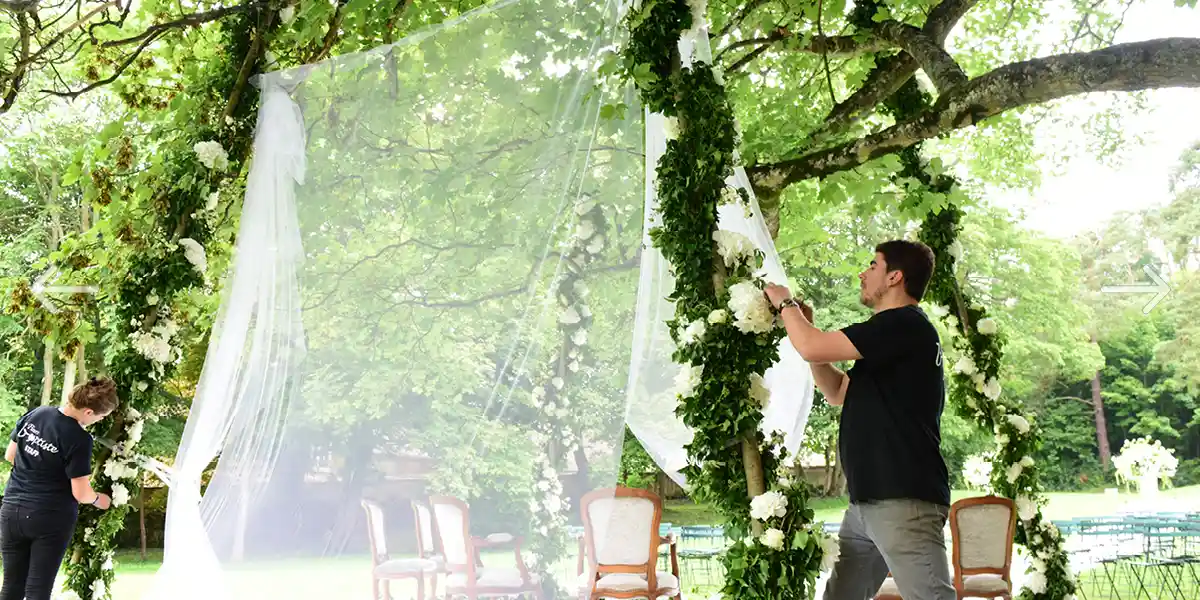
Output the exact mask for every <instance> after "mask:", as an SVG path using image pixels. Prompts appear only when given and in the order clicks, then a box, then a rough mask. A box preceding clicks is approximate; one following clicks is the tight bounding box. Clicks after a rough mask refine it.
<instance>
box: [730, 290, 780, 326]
mask: <svg viewBox="0 0 1200 600" xmlns="http://www.w3.org/2000/svg"><path fill="white" fill-rule="evenodd" d="M729 310H731V311H732V312H733V319H734V321H733V325H734V326H735V327H737V328H738V330H739V331H741V332H742V333H766V332H768V331H770V330H771V329H772V328H773V327H775V315H774V314H772V312H771V305H770V302H769V301H768V300H767V297H766V296H765V295H764V294H763V292H762V290H760V289H758V286H756V285H754V284H753V283H751V282H749V281H743V282H740V283H735V284H733V285H732V286H729Z"/></svg>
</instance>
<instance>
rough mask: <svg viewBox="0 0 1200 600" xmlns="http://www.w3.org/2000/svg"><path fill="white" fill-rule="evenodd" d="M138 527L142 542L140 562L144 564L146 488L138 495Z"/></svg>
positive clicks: (143, 487)
mask: <svg viewBox="0 0 1200 600" xmlns="http://www.w3.org/2000/svg"><path fill="white" fill-rule="evenodd" d="M138 527H139V528H140V529H141V531H140V532H139V533H140V535H141V542H142V562H146V486H142V491H141V492H139V493H138Z"/></svg>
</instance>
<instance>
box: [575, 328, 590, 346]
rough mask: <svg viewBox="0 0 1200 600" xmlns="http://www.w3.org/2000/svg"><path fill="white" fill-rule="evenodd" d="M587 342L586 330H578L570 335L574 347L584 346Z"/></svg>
mask: <svg viewBox="0 0 1200 600" xmlns="http://www.w3.org/2000/svg"><path fill="white" fill-rule="evenodd" d="M587 341H588V333H587V330H586V329H580V330H578V331H576V332H575V333H573V334H571V342H572V343H574V344H575V345H576V346H586V345H587Z"/></svg>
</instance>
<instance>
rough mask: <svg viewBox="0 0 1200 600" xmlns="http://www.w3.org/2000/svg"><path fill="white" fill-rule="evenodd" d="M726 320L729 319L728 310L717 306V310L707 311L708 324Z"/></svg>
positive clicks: (716, 323)
mask: <svg viewBox="0 0 1200 600" xmlns="http://www.w3.org/2000/svg"><path fill="white" fill-rule="evenodd" d="M727 321H729V311H727V310H725V309H723V308H718V309H717V310H714V311H712V312H710V313H708V324H709V325H718V324H720V323H725V322H727Z"/></svg>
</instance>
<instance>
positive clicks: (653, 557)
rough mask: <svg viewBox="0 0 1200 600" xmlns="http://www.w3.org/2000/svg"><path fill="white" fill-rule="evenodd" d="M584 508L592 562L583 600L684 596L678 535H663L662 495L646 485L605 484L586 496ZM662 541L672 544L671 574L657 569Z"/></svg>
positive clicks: (590, 562)
mask: <svg viewBox="0 0 1200 600" xmlns="http://www.w3.org/2000/svg"><path fill="white" fill-rule="evenodd" d="M580 510H581V511H582V513H583V515H582V516H583V531H584V533H583V536H584V542H583V545H584V547H585V549H586V554H587V563H588V564H587V574H586V575H585V576H584V578H583V581H582V582H581V583H582V585H581V586H580V594H579V596H580V598H581V599H586V600H596V599H598V598H647V599H648V600H655V599H657V598H660V597H669V598H674V599H675V600H680V598H681V596H680V590H681V586H680V581H679V557H678V554H677V551H676V543H675V539H674V536H670V535H668V536H666V537H663V536H660V535H659V524H660V522H661V521H662V499H660V498H659V497H658V496H656V495H655V494H653V493H651V492H648V491H646V490H637V489H630V488H620V487H619V488H615V489H602V490H595V491H593V492H589V493H588V494H587V495H585V496H584V497H583V499H582V501H581V502H580ZM662 544H669V547H670V557H671V572H670V573H666V572H663V571H659V570H658V569H657V564H658V549H659V546H661V545H662Z"/></svg>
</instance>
